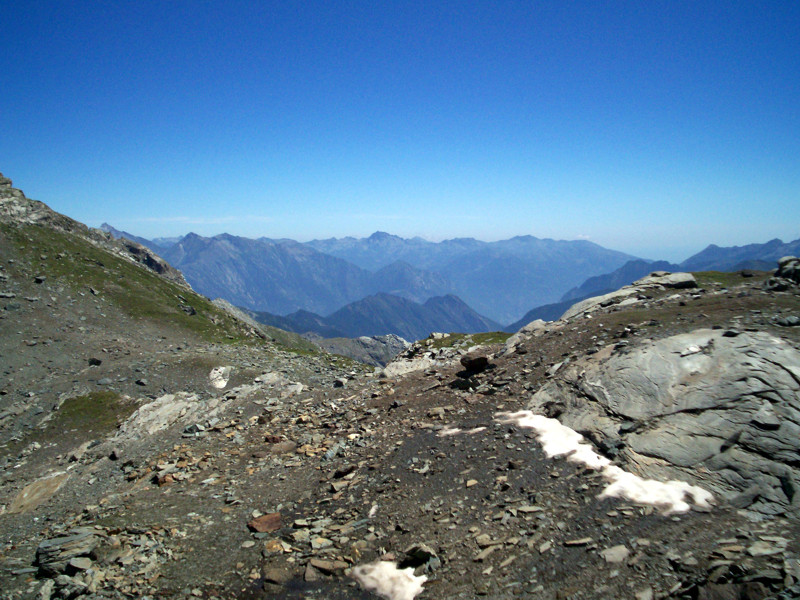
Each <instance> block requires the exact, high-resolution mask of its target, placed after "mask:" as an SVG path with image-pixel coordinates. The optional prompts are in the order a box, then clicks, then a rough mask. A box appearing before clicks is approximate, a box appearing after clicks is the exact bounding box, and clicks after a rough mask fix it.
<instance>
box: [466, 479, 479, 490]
mask: <svg viewBox="0 0 800 600" xmlns="http://www.w3.org/2000/svg"><path fill="white" fill-rule="evenodd" d="M465 485H466V486H467V487H468V488H469V487H472V486H473V485H478V480H477V479H467V481H466V482H465Z"/></svg>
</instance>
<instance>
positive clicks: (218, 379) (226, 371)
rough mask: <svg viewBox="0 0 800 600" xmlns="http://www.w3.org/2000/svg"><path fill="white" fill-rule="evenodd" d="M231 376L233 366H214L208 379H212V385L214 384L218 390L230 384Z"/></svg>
mask: <svg viewBox="0 0 800 600" xmlns="http://www.w3.org/2000/svg"><path fill="white" fill-rule="evenodd" d="M230 377H231V368H230V367H214V368H213V369H211V373H209V374H208V379H209V380H210V381H211V385H213V386H214V387H215V388H217V389H218V390H221V389H222V388H224V387H225V386H226V385H228V380H229V379H230Z"/></svg>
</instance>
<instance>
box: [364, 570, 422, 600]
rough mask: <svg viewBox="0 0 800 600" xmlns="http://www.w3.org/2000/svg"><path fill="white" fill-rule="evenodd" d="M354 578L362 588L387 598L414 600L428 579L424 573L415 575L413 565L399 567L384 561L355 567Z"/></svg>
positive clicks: (391, 599) (389, 599)
mask: <svg viewBox="0 0 800 600" xmlns="http://www.w3.org/2000/svg"><path fill="white" fill-rule="evenodd" d="M353 578H354V579H355V580H356V581H357V582H358V583H359V584H360V585H361V587H362V588H364V589H365V590H368V591H370V592H373V593H375V594H378V596H380V597H381V598H385V599H386V600H414V598H416V597H417V596H418V595H419V594H421V593H422V584H423V583H425V582H426V581H427V580H428V578H427V577H425V576H424V575H420V576H419V577H417V576H416V575H414V569H412V568H411V567H409V568H407V569H398V568H397V565H395V564H394V563H392V562H384V561H378V562H374V563H369V564H366V565H360V566H358V567H355V568H354V569H353Z"/></svg>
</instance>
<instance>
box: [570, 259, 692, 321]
mask: <svg viewBox="0 0 800 600" xmlns="http://www.w3.org/2000/svg"><path fill="white" fill-rule="evenodd" d="M694 287H697V281H695V278H694V275H692V274H691V273H668V272H667V271H654V272H653V273H650V275H648V276H647V277H643V278H642V279H639V280H638V281H635V282H633V283H632V284H631V285H626V286H625V287H623V288H620V289H618V290H617V291H615V292H610V293H608V294H603V295H602V296H595V297H594V298H587V299H586V300H583V301H581V302H578V303H577V304H574V305H573V306H572V307H571V308H570V309H569V310H567V311H566V312H565V313H564V314H563V315H561V320H563V321H569V320H570V319H573V318H575V317H577V316H580V315H585V314H588V313H591V312H593V311H594V310H596V309H598V308H603V307H606V306H609V305H611V304H618V305H620V306H627V305H629V304H636V303H637V302H638V301H640V300H643V299H644V297H645V296H644V295H645V294H646V292H648V291H651V290H654V289H664V288H672V289H686V288H694Z"/></svg>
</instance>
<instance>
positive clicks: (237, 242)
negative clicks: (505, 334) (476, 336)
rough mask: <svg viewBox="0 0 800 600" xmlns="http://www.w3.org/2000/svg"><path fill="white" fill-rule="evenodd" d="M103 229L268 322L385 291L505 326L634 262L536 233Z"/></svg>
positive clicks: (321, 310)
mask: <svg viewBox="0 0 800 600" xmlns="http://www.w3.org/2000/svg"><path fill="white" fill-rule="evenodd" d="M102 228H103V229H105V230H106V231H108V232H110V233H112V234H113V235H115V236H121V237H128V238H131V239H135V240H136V241H138V242H139V243H141V244H144V245H147V246H148V247H150V248H151V249H152V250H153V251H155V252H157V253H158V254H159V255H161V256H162V257H163V258H165V259H166V260H167V261H168V262H169V263H170V264H172V265H173V266H174V267H176V268H177V269H180V270H181V271H182V272H183V273H184V275H185V276H186V279H187V280H188V281H189V283H190V284H191V285H192V287H194V289H196V290H198V291H199V292H201V293H203V294H205V295H206V296H209V297H222V298H225V299H226V300H228V301H229V302H231V303H233V304H236V305H238V306H242V307H245V308H248V309H250V310H256V311H260V312H269V313H272V314H274V315H285V314H290V313H293V312H296V311H298V310H306V311H310V312H313V313H315V314H317V315H329V314H331V313H333V312H335V311H336V310H338V309H340V308H342V307H344V306H346V305H348V304H350V303H352V302H355V301H357V300H361V299H362V298H365V297H366V296H370V295H374V294H381V293H386V294H392V295H395V296H399V297H402V298H406V299H408V300H412V301H414V302H416V303H419V304H424V303H425V302H426V301H427V300H428V299H430V298H433V297H436V296H448V295H455V296H458V297H459V298H460V299H461V300H463V301H464V302H465V303H466V304H467V305H469V306H470V307H472V308H473V309H474V310H475V311H477V312H478V313H480V314H483V315H487V318H488V319H490V320H492V321H497V322H509V321H511V320H513V319H515V318H519V317H520V316H521V315H522V314H523V313H524V312H525V311H526V310H528V309H529V308H530V307H531V306H535V305H537V304H542V303H545V302H550V301H555V300H558V299H559V298H560V297H561V295H562V294H563V293H564V292H566V291H567V290H568V289H570V288H571V287H573V286H576V285H579V284H580V283H582V282H583V281H584V280H585V279H586V278H587V277H591V276H593V275H600V274H602V273H607V272H609V271H611V270H613V269H616V268H617V267H619V266H621V265H623V264H624V263H625V262H626V261H627V260H629V259H631V258H633V257H631V256H630V255H627V254H624V253H622V252H617V251H614V250H608V249H606V248H603V247H601V246H598V245H597V244H593V243H591V242H587V241H583V240H579V241H558V240H548V239H538V238H535V237H533V236H521V237H515V238H512V239H509V240H503V241H499V242H482V241H479V240H475V239H472V238H460V239H453V240H445V241H443V242H438V243H436V242H428V241H426V240H423V239H420V238H412V239H405V238H401V237H398V236H396V235H390V234H388V233H383V232H377V233H374V234H373V235H371V236H370V237H368V238H359V239H357V238H342V239H336V238H332V239H328V240H314V241H311V242H308V243H305V244H301V243H299V242H296V241H294V240H286V239H280V240H273V239H268V238H259V239H250V238H243V237H238V236H233V235H229V234H222V235H217V236H214V237H210V238H208V237H202V236H199V235H196V234H194V233H190V234H188V235H186V236H184V237H183V238H180V239H179V240H177V241H173V240H168V241H166V240H165V241H162V242H161V243H162V244H163V245H161V244H159V243H156V242H154V241H149V240H145V239H143V238H140V237H138V236H132V235H131V234H129V233H127V232H123V231H118V230H116V229H114V228H113V227H111V226H109V225H107V224H104V225H103V226H102ZM384 333H385V332H384Z"/></svg>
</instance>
